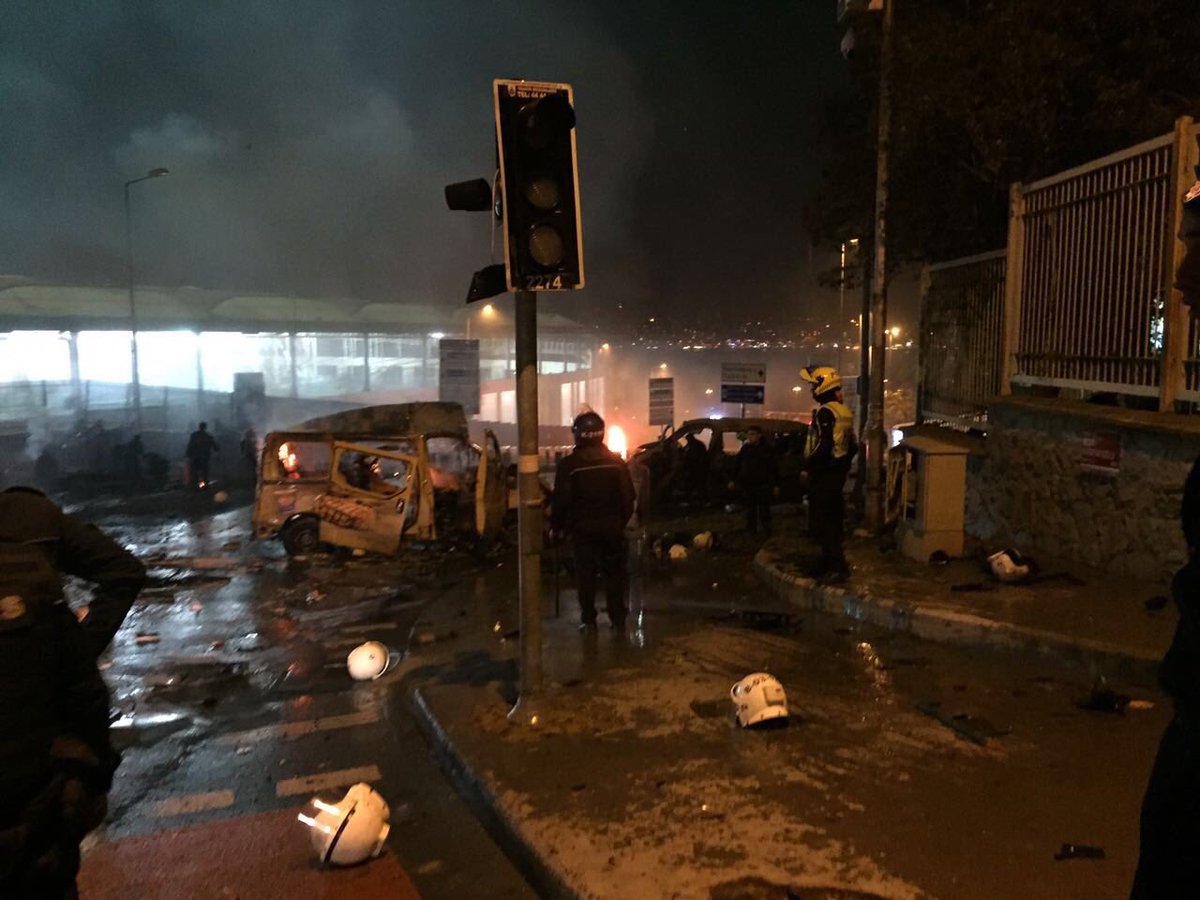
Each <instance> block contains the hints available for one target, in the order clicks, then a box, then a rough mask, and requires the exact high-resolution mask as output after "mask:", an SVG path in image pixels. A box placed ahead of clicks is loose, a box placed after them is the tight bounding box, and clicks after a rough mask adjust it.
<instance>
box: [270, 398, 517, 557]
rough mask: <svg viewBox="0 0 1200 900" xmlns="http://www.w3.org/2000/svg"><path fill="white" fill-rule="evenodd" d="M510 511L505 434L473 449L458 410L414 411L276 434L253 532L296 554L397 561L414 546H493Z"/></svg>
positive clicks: (391, 409)
mask: <svg viewBox="0 0 1200 900" xmlns="http://www.w3.org/2000/svg"><path fill="white" fill-rule="evenodd" d="M507 512H508V490H507V486H506V483H505V473H504V469H503V461H502V459H501V455H500V446H499V443H498V442H497V440H496V437H495V435H494V434H492V433H491V432H490V431H488V432H486V433H485V435H484V439H483V444H482V446H479V445H476V444H473V443H472V442H471V440H470V437H469V432H468V430H467V422H466V417H465V416H464V415H463V411H462V407H461V406H459V405H458V404H457V403H404V404H392V405H387V406H371V407H364V408H361V409H353V410H348V411H346V412H342V413H336V414H334V415H330V416H323V417H321V418H318V419H310V420H308V421H306V422H303V423H301V424H300V425H298V426H297V427H296V428H294V429H290V430H288V431H276V432H271V433H270V434H268V435H267V436H266V439H265V441H264V443H263V452H262V458H261V460H260V467H259V478H258V488H257V492H256V495H255V502H254V515H253V525H254V536H255V537H256V538H257V539H259V540H271V539H274V538H278V539H280V540H281V541H282V542H283V546H284V548H285V549H286V550H287V552H288V553H289V554H290V555H296V554H303V553H309V552H312V551H313V550H315V549H317V548H318V547H319V546H320V545H321V544H330V545H333V546H339V547H346V548H349V549H353V550H362V551H367V552H374V553H384V554H391V553H395V552H396V551H397V550H398V549H399V548H400V546H401V543H402V542H403V541H404V540H406V539H407V540H409V541H432V540H437V539H439V538H445V537H451V536H455V535H463V534H468V535H473V536H474V537H475V538H477V539H479V540H483V541H489V540H491V539H493V538H494V537H495V536H496V535H497V533H498V532H499V531H500V528H501V527H502V525H503V521H504V517H505V515H506V514H507Z"/></svg>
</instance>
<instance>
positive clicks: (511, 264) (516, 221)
mask: <svg viewBox="0 0 1200 900" xmlns="http://www.w3.org/2000/svg"><path fill="white" fill-rule="evenodd" d="M493 87H494V93H495V100H496V145H497V150H498V153H499V157H500V182H501V186H502V190H501V192H500V193H501V196H502V199H503V211H504V216H503V218H504V257H505V272H506V280H507V283H508V289H509V290H510V291H570V290H578V289H579V288H581V287H583V283H584V275H583V230H582V227H581V224H580V216H579V170H578V165H577V159H576V147H575V108H574V95H573V92H572V90H571V86H570V85H569V84H550V83H543V82H535V81H513V80H509V79H496V80H495V81H494V82H493Z"/></svg>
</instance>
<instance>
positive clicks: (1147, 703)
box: [1125, 700, 1154, 709]
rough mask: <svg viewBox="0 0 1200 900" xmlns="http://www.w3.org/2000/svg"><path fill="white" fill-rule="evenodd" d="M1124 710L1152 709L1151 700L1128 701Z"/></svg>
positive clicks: (1152, 703)
mask: <svg viewBox="0 0 1200 900" xmlns="http://www.w3.org/2000/svg"><path fill="white" fill-rule="evenodd" d="M1125 708H1126V709H1154V701H1153V700H1130V701H1129V705H1128V706H1127V707H1125Z"/></svg>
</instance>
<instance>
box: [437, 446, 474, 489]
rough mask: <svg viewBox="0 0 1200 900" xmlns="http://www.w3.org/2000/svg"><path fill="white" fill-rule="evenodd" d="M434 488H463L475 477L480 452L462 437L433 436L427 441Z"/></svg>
mask: <svg viewBox="0 0 1200 900" xmlns="http://www.w3.org/2000/svg"><path fill="white" fill-rule="evenodd" d="M425 447H426V450H427V452H428V454H429V477H430V479H431V480H432V481H433V487H434V490H439V491H444V490H462V489H463V488H465V487H468V486H469V485H470V484H471V483H472V482H473V481H474V478H475V467H476V466H477V465H478V463H479V454H478V453H477V452H476V451H475V449H474V448H473V447H472V446H471V445H470V444H468V443H467V442H466V441H464V440H462V439H461V438H456V437H432V438H429V439H428V440H427V441H426V442H425Z"/></svg>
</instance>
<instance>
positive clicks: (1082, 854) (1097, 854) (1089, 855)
mask: <svg viewBox="0 0 1200 900" xmlns="http://www.w3.org/2000/svg"><path fill="white" fill-rule="evenodd" d="M1104 858H1105V855H1104V848H1103V847H1095V846H1091V845H1089V844H1068V843H1064V844H1063V845H1062V847H1060V848H1059V850H1058V852H1057V853H1055V854H1054V859H1055V860H1056V861H1058V862H1062V861H1063V860H1064V859H1104Z"/></svg>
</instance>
